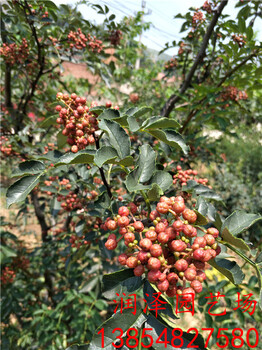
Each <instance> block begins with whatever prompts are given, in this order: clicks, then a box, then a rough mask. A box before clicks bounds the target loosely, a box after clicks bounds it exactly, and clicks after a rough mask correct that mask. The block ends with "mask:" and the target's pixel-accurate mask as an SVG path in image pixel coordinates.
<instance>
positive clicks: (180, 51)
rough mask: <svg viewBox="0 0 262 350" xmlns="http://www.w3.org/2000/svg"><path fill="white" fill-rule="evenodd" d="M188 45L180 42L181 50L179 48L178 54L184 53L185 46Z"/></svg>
mask: <svg viewBox="0 0 262 350" xmlns="http://www.w3.org/2000/svg"><path fill="white" fill-rule="evenodd" d="M185 46H186V44H185V43H184V42H183V41H181V43H180V44H179V50H178V55H182V54H183V53H184V51H185V50H184V47H185Z"/></svg>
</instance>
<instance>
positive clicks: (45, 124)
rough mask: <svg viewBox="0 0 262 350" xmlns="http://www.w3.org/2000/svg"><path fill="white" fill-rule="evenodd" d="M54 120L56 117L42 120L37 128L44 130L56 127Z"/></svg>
mask: <svg viewBox="0 0 262 350" xmlns="http://www.w3.org/2000/svg"><path fill="white" fill-rule="evenodd" d="M56 119H57V116H56V115H51V116H50V117H48V118H46V119H45V120H43V121H42V122H41V123H40V125H39V127H40V128H44V129H45V128H48V127H49V126H51V125H56Z"/></svg>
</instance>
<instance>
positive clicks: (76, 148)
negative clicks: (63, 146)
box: [71, 145, 78, 153]
mask: <svg viewBox="0 0 262 350" xmlns="http://www.w3.org/2000/svg"><path fill="white" fill-rule="evenodd" d="M71 152H73V153H76V152H78V147H77V146H76V145H74V146H72V147H71Z"/></svg>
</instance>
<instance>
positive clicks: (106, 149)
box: [94, 146, 118, 168]
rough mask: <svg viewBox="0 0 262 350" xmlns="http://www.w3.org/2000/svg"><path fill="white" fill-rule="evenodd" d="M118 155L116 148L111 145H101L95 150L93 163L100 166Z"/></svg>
mask: <svg viewBox="0 0 262 350" xmlns="http://www.w3.org/2000/svg"><path fill="white" fill-rule="evenodd" d="M117 157H118V155H117V152H116V150H115V149H114V148H113V147H111V146H103V147H101V148H100V149H99V150H97V152H96V154H95V158H94V163H95V164H96V165H97V166H98V167H99V168H101V167H102V165H103V164H105V163H111V162H113V161H114V160H115V159H116V158H117ZM113 163H114V162H113Z"/></svg>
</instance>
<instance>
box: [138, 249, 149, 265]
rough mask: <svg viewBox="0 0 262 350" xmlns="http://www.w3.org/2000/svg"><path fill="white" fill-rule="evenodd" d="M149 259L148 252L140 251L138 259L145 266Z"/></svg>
mask: <svg viewBox="0 0 262 350" xmlns="http://www.w3.org/2000/svg"><path fill="white" fill-rule="evenodd" d="M149 258H150V254H149V253H148V252H145V251H143V250H140V252H139V253H138V254H137V259H138V260H139V261H140V262H141V264H143V265H145V264H147V262H148V259H149Z"/></svg>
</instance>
